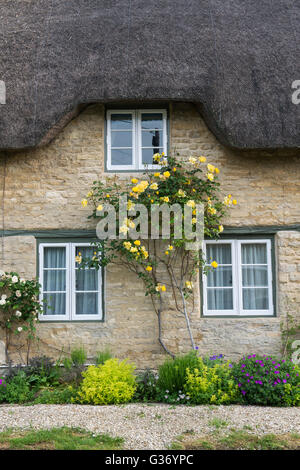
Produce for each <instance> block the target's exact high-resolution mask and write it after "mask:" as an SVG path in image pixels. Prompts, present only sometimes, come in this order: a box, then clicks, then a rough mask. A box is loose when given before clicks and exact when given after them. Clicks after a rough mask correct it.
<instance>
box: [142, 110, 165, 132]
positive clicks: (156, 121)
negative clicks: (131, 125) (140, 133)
mask: <svg viewBox="0 0 300 470" xmlns="http://www.w3.org/2000/svg"><path fill="white" fill-rule="evenodd" d="M162 128H163V115H162V113H145V114H144V113H143V114H142V129H162Z"/></svg>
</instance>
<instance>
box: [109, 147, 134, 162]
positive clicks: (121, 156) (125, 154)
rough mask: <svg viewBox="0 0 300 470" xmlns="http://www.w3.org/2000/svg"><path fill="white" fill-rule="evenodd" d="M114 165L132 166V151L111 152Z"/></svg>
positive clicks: (119, 150)
mask: <svg viewBox="0 0 300 470" xmlns="http://www.w3.org/2000/svg"><path fill="white" fill-rule="evenodd" d="M111 164H112V165H132V150H131V149H118V150H112V151H111Z"/></svg>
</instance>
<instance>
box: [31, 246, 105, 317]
mask: <svg viewBox="0 0 300 470" xmlns="http://www.w3.org/2000/svg"><path fill="white" fill-rule="evenodd" d="M76 256H82V257H83V258H89V257H92V256H93V247H92V246H90V244H89V243H41V244H40V246H39V262H40V264H39V275H40V284H41V286H42V287H41V295H40V300H41V301H45V303H44V313H43V315H41V317H40V320H53V321H56V320H65V321H68V320H69V321H71V320H72V321H73V320H99V319H102V295H101V286H102V280H101V271H100V270H99V271H97V270H96V269H94V268H91V269H88V268H86V269H79V265H78V263H77V262H76V259H75V258H76Z"/></svg>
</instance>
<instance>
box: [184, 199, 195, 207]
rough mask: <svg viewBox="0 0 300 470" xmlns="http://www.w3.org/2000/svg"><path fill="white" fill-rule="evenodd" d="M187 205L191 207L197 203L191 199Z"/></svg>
mask: <svg viewBox="0 0 300 470" xmlns="http://www.w3.org/2000/svg"><path fill="white" fill-rule="evenodd" d="M186 205H187V206H189V207H195V205H196V203H195V201H194V200H193V199H190V200H189V201H188V202H187V203H186Z"/></svg>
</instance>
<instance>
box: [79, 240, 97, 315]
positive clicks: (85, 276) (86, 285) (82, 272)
mask: <svg viewBox="0 0 300 470" xmlns="http://www.w3.org/2000/svg"><path fill="white" fill-rule="evenodd" d="M79 253H81V256H82V257H83V258H91V257H92V256H93V247H88V246H82V247H80V246H78V247H76V256H77V255H79ZM75 272H76V283H75V289H76V294H75V296H76V315H97V314H98V295H99V293H98V288H99V286H98V271H97V270H96V269H78V264H77V263H76V271H75Z"/></svg>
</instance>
